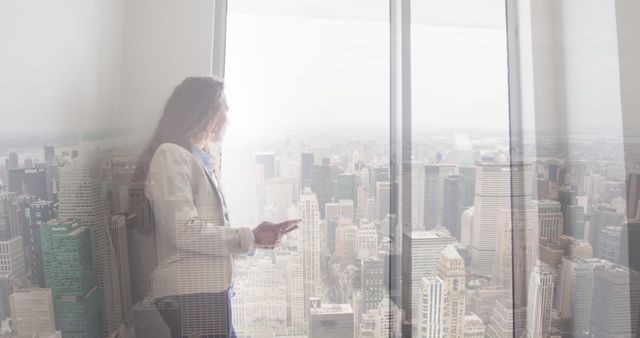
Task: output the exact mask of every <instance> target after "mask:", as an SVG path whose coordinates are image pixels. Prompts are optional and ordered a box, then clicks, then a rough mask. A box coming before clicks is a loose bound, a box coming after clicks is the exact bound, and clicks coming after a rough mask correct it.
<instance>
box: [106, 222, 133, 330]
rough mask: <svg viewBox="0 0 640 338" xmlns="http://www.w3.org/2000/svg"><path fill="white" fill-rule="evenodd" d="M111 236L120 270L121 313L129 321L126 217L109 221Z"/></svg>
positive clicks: (129, 293)
mask: <svg viewBox="0 0 640 338" xmlns="http://www.w3.org/2000/svg"><path fill="white" fill-rule="evenodd" d="M109 235H110V236H111V239H112V243H113V250H114V253H115V256H116V257H115V258H116V268H117V270H118V277H119V278H120V279H119V280H118V283H119V284H120V287H119V290H120V295H119V297H120V309H121V310H120V311H121V312H122V319H123V320H124V321H129V320H131V318H132V313H131V308H132V306H133V305H132V304H131V281H130V278H129V277H130V274H129V272H130V270H129V247H128V242H127V220H126V217H125V216H124V215H114V216H111V219H110V220H109Z"/></svg>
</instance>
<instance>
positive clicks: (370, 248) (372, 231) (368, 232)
mask: <svg viewBox="0 0 640 338" xmlns="http://www.w3.org/2000/svg"><path fill="white" fill-rule="evenodd" d="M355 250H356V257H357V258H358V259H361V258H369V257H374V256H375V255H377V254H378V230H377V229H376V225H375V224H374V223H369V222H363V223H361V224H360V226H359V227H358V232H357V234H356V246H355Z"/></svg>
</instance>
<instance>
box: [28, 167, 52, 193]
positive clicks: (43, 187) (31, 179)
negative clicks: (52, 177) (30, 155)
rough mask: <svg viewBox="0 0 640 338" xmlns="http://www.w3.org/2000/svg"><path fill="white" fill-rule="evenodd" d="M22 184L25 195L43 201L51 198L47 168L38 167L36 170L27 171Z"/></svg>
mask: <svg viewBox="0 0 640 338" xmlns="http://www.w3.org/2000/svg"><path fill="white" fill-rule="evenodd" d="M22 183H23V186H24V193H25V194H29V195H32V196H35V197H36V198H38V199H42V200H46V199H48V198H49V192H48V189H47V188H48V186H47V169H46V167H44V166H42V165H37V166H36V167H35V168H30V169H25V170H24V176H23V178H22Z"/></svg>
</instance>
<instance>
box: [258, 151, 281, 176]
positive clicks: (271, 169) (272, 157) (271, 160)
mask: <svg viewBox="0 0 640 338" xmlns="http://www.w3.org/2000/svg"><path fill="white" fill-rule="evenodd" d="M255 159H256V166H258V167H262V171H263V173H264V179H265V180H268V179H270V178H274V177H275V176H276V154H275V153H274V152H263V153H256V154H255Z"/></svg>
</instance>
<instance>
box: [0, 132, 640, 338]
mask: <svg viewBox="0 0 640 338" xmlns="http://www.w3.org/2000/svg"><path fill="white" fill-rule="evenodd" d="M557 142H558V140H552V139H549V140H540V139H538V140H537V141H536V142H535V143H533V142H529V143H525V147H524V149H522V150H521V151H522V152H523V154H524V155H522V156H518V158H522V159H523V160H521V161H520V160H518V161H516V160H515V158H516V156H513V154H510V152H509V149H510V145H509V141H508V138H507V137H502V138H500V137H494V136H485V135H467V134H453V135H442V136H433V137H429V138H424V139H423V138H416V139H415V140H414V143H413V161H412V163H411V170H410V171H411V175H410V176H411V178H410V182H411V184H410V189H409V190H410V191H408V192H402V193H404V194H409V195H410V199H408V200H410V201H411V205H410V208H409V210H410V217H406V218H407V219H405V220H403V224H400V225H399V226H398V227H397V228H394V227H392V223H393V217H395V216H394V215H392V214H390V212H391V211H390V210H391V209H390V205H391V204H392V203H391V202H392V198H393V196H392V185H393V182H394V178H393V177H391V175H390V168H389V162H390V161H389V158H390V155H389V144H388V141H387V140H386V139H385V138H384V137H368V138H367V137H361V138H356V137H354V136H349V137H339V136H332V137H328V138H322V139H313V138H304V137H300V138H288V139H281V140H274V141H271V142H265V143H263V144H261V145H259V146H252V147H249V146H243V147H240V146H238V147H229V148H226V147H223V149H224V151H223V154H224V155H223V156H222V157H221V158H222V159H223V160H222V161H218V168H217V169H218V170H217V172H218V175H219V176H221V177H222V182H223V185H224V187H225V189H224V192H225V194H226V195H227V198H228V201H229V208H230V214H231V215H230V216H231V220H232V224H233V225H234V226H251V227H253V226H255V225H257V224H258V223H260V222H262V221H263V220H268V221H273V222H278V221H282V220H285V219H297V218H299V219H301V220H302V221H301V223H300V229H298V230H296V231H294V232H291V233H290V234H288V235H287V236H285V237H284V238H283V240H282V242H281V243H280V245H279V246H278V247H277V248H276V249H274V250H266V249H258V250H257V251H256V252H255V253H254V254H253V255H252V256H247V257H243V258H242V259H236V262H235V266H234V281H233V289H234V293H235V295H234V296H233V297H232V313H233V324H234V327H235V330H236V332H237V333H238V336H240V337H402V336H403V334H404V335H405V336H408V335H411V336H414V337H478V338H479V337H632V336H635V334H636V333H637V326H638V324H639V322H638V319H639V317H640V312H638V308H639V305H640V273H638V270H639V269H640V260H639V258H640V256H638V252H637V251H636V250H637V249H634V246H633V245H632V244H631V243H633V242H634V241H637V240H640V221H639V220H638V219H637V217H638V216H640V215H638V212H640V210H639V209H638V203H639V200H640V174H638V173H639V172H640V170H639V166H640V153H638V152H637V151H638V148H633V149H630V148H629V144H631V143H630V142H628V143H624V144H623V142H622V140H620V139H615V138H604V137H599V138H591V139H586V140H585V141H580V142H573V143H571V144H569V145H568V147H567V148H566V149H565V148H563V147H558V146H557V144H558V143H557ZM100 143H101V144H100V145H97V144H96V142H92V143H90V144H89V143H77V144H73V143H70V142H67V143H66V144H64V145H45V146H42V147H38V148H37V149H36V150H35V151H34V149H33V148H27V147H20V146H18V145H16V146H13V148H12V149H6V150H7V153H6V154H5V155H6V159H5V161H4V166H3V167H2V169H0V180H1V183H2V189H1V190H2V191H1V192H0V255H1V259H0V263H1V265H0V268H1V269H2V271H1V272H0V273H1V277H0V319H2V320H3V321H2V336H7V337H65V338H66V337H139V338H146V337H149V338H151V337H162V336H165V335H167V334H168V333H167V330H168V329H167V328H166V325H165V324H164V322H163V320H162V318H161V317H160V316H159V315H158V313H157V310H156V306H157V305H156V304H154V302H153V301H152V300H151V299H150V298H149V297H148V294H149V291H150V290H149V288H150V285H151V284H152V282H151V278H152V275H153V271H154V270H155V269H156V266H157V265H158V262H157V261H156V259H155V257H156V255H155V244H154V240H153V237H152V236H149V235H148V234H144V233H141V232H140V231H138V230H137V228H136V226H135V225H136V224H140V223H141V222H150V221H151V220H150V218H149V216H148V215H145V213H144V211H143V210H144V208H143V204H144V198H145V197H144V196H145V195H144V185H140V184H135V183H133V184H132V183H130V181H131V176H132V175H133V172H134V170H135V167H136V161H137V158H138V155H139V153H140V150H141V149H142V147H143V146H144V142H143V141H141V140H136V141H131V140H127V141H118V142H116V141H114V142H112V143H109V142H100ZM634 151H635V152H634ZM391 229H395V231H396V232H395V233H391V232H390V231H392V230H391ZM396 281H397V282H399V283H396ZM398 285H400V287H399V288H398V287H397V286H398ZM167 306H171V304H167Z"/></svg>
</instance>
